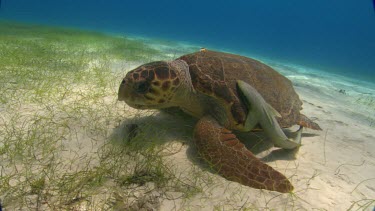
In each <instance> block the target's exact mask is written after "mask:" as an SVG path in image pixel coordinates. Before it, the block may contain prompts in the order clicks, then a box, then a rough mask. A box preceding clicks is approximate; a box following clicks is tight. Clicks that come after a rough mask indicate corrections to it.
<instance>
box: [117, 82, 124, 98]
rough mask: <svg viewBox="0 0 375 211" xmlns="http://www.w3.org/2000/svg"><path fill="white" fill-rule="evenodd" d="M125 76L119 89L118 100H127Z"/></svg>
mask: <svg viewBox="0 0 375 211" xmlns="http://www.w3.org/2000/svg"><path fill="white" fill-rule="evenodd" d="M125 84H126V82H125V78H124V79H123V80H122V82H121V84H120V88H119V90H118V96H117V100H118V101H125Z"/></svg>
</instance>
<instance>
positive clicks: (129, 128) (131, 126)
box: [110, 108, 298, 173]
mask: <svg viewBox="0 0 375 211" xmlns="http://www.w3.org/2000/svg"><path fill="white" fill-rule="evenodd" d="M197 121H198V120H197V119H195V118H193V117H191V116H189V115H187V114H185V113H183V112H182V111H180V110H179V109H175V108H172V109H165V110H162V111H160V112H155V113H154V114H152V115H148V116H141V117H135V118H127V119H125V120H124V121H122V122H121V124H120V125H119V126H118V127H116V128H115V129H114V130H113V133H112V134H111V138H110V140H112V142H113V143H118V144H125V143H129V142H133V143H135V142H138V143H139V146H140V147H143V148H145V149H146V148H147V147H148V146H149V145H148V144H146V143H150V142H152V144H153V145H160V146H161V145H164V144H166V143H168V142H172V141H179V142H182V143H186V144H187V145H188V146H189V147H188V149H187V152H186V154H187V158H188V159H189V160H190V161H192V162H193V163H194V165H198V166H199V167H200V168H202V169H205V170H208V171H210V172H212V173H215V172H214V171H213V170H212V169H211V168H210V167H209V165H208V164H207V163H206V162H204V161H203V160H202V159H200V158H199V155H198V152H197V149H196V147H195V145H194V143H193V139H192V134H193V131H194V127H195V124H196V122H197ZM235 134H236V135H237V137H238V138H239V139H240V140H241V142H242V143H243V144H245V146H246V148H248V149H249V150H250V151H251V152H252V153H254V154H255V155H258V157H260V159H261V160H262V161H264V162H271V161H275V160H295V159H296V153H297V152H298V149H294V150H286V149H273V150H272V148H273V143H272V142H271V141H270V140H269V138H268V137H266V135H265V134H264V133H263V132H236V133H235ZM142 143H145V144H142ZM122 147H126V146H125V145H124V146H122ZM259 155H260V156H259Z"/></svg>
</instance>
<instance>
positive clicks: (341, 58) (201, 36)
mask: <svg viewBox="0 0 375 211" xmlns="http://www.w3.org/2000/svg"><path fill="white" fill-rule="evenodd" d="M1 4H2V5H1V9H0V18H1V19H3V20H4V19H5V20H17V21H28V22H33V23H43V24H50V25H63V26H73V27H79V28H86V29H95V30H99V31H105V32H111V33H118V34H126V35H135V36H144V37H149V38H159V39H165V40H175V41H183V42H188V43H193V44H195V45H199V46H204V47H207V48H214V49H220V50H226V51H230V52H234V53H239V54H244V55H250V56H251V55H256V56H259V57H265V58H269V59H273V60H277V61H281V62H287V63H293V64H297V65H304V66H308V67H311V68H315V69H320V70H322V71H325V72H329V73H336V74H339V75H346V76H350V77H355V78H357V79H360V80H366V81H369V82H373V81H375V73H374V72H375V12H374V10H373V5H372V1H371V0H363V1H356V0H331V1H326V0H315V1H299V0H289V1H278V0H268V1H264V0H254V1H239V0H237V1H230V2H229V1H222V0H218V1H197V0H192V1H181V0H176V1H167V0H159V1H128V0H125V1H120V0H107V1H105V0H97V1H87V0H81V1H74V0H60V1H48V0H38V1H30V0H2V1H1Z"/></svg>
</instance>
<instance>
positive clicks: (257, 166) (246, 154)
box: [194, 116, 293, 193]
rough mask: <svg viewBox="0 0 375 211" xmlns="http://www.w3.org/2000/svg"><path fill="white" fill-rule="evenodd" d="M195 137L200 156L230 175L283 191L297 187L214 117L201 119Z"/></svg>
mask: <svg viewBox="0 0 375 211" xmlns="http://www.w3.org/2000/svg"><path fill="white" fill-rule="evenodd" d="M194 139H195V144H196V146H197V149H198V152H199V154H200V156H201V157H202V158H203V159H204V160H205V161H207V162H208V163H209V164H210V165H211V167H212V168H213V169H214V170H216V171H217V172H218V173H219V174H221V175H222V176H224V177H225V178H226V179H228V180H231V181H235V182H239V183H241V184H244V185H247V186H250V187H253V188H258V189H267V190H272V191H278V192H282V193H288V192H291V191H292V190H293V186H292V184H291V183H290V182H289V180H288V179H287V178H286V177H285V176H284V175H283V174H281V173H280V172H278V171H276V170H275V169H273V168H272V167H271V166H269V165H267V164H265V163H263V162H262V161H260V160H259V159H258V158H257V157H255V156H254V155H253V153H251V152H250V151H249V150H248V149H246V147H245V146H244V145H243V144H242V143H241V142H240V141H239V140H238V139H237V138H236V136H235V135H234V134H232V132H231V131H229V130H227V129H226V128H223V127H221V126H220V125H219V123H218V122H217V121H216V120H214V119H213V118H211V117H209V116H206V117H203V118H202V119H200V120H199V122H198V123H197V125H196V127H195V131H194Z"/></svg>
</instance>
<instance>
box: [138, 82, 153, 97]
mask: <svg viewBox="0 0 375 211" xmlns="http://www.w3.org/2000/svg"><path fill="white" fill-rule="evenodd" d="M149 88H150V83H148V82H147V81H141V82H138V83H137V84H136V87H135V89H136V91H137V92H138V93H140V94H144V93H146V92H147V91H148V89H149Z"/></svg>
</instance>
